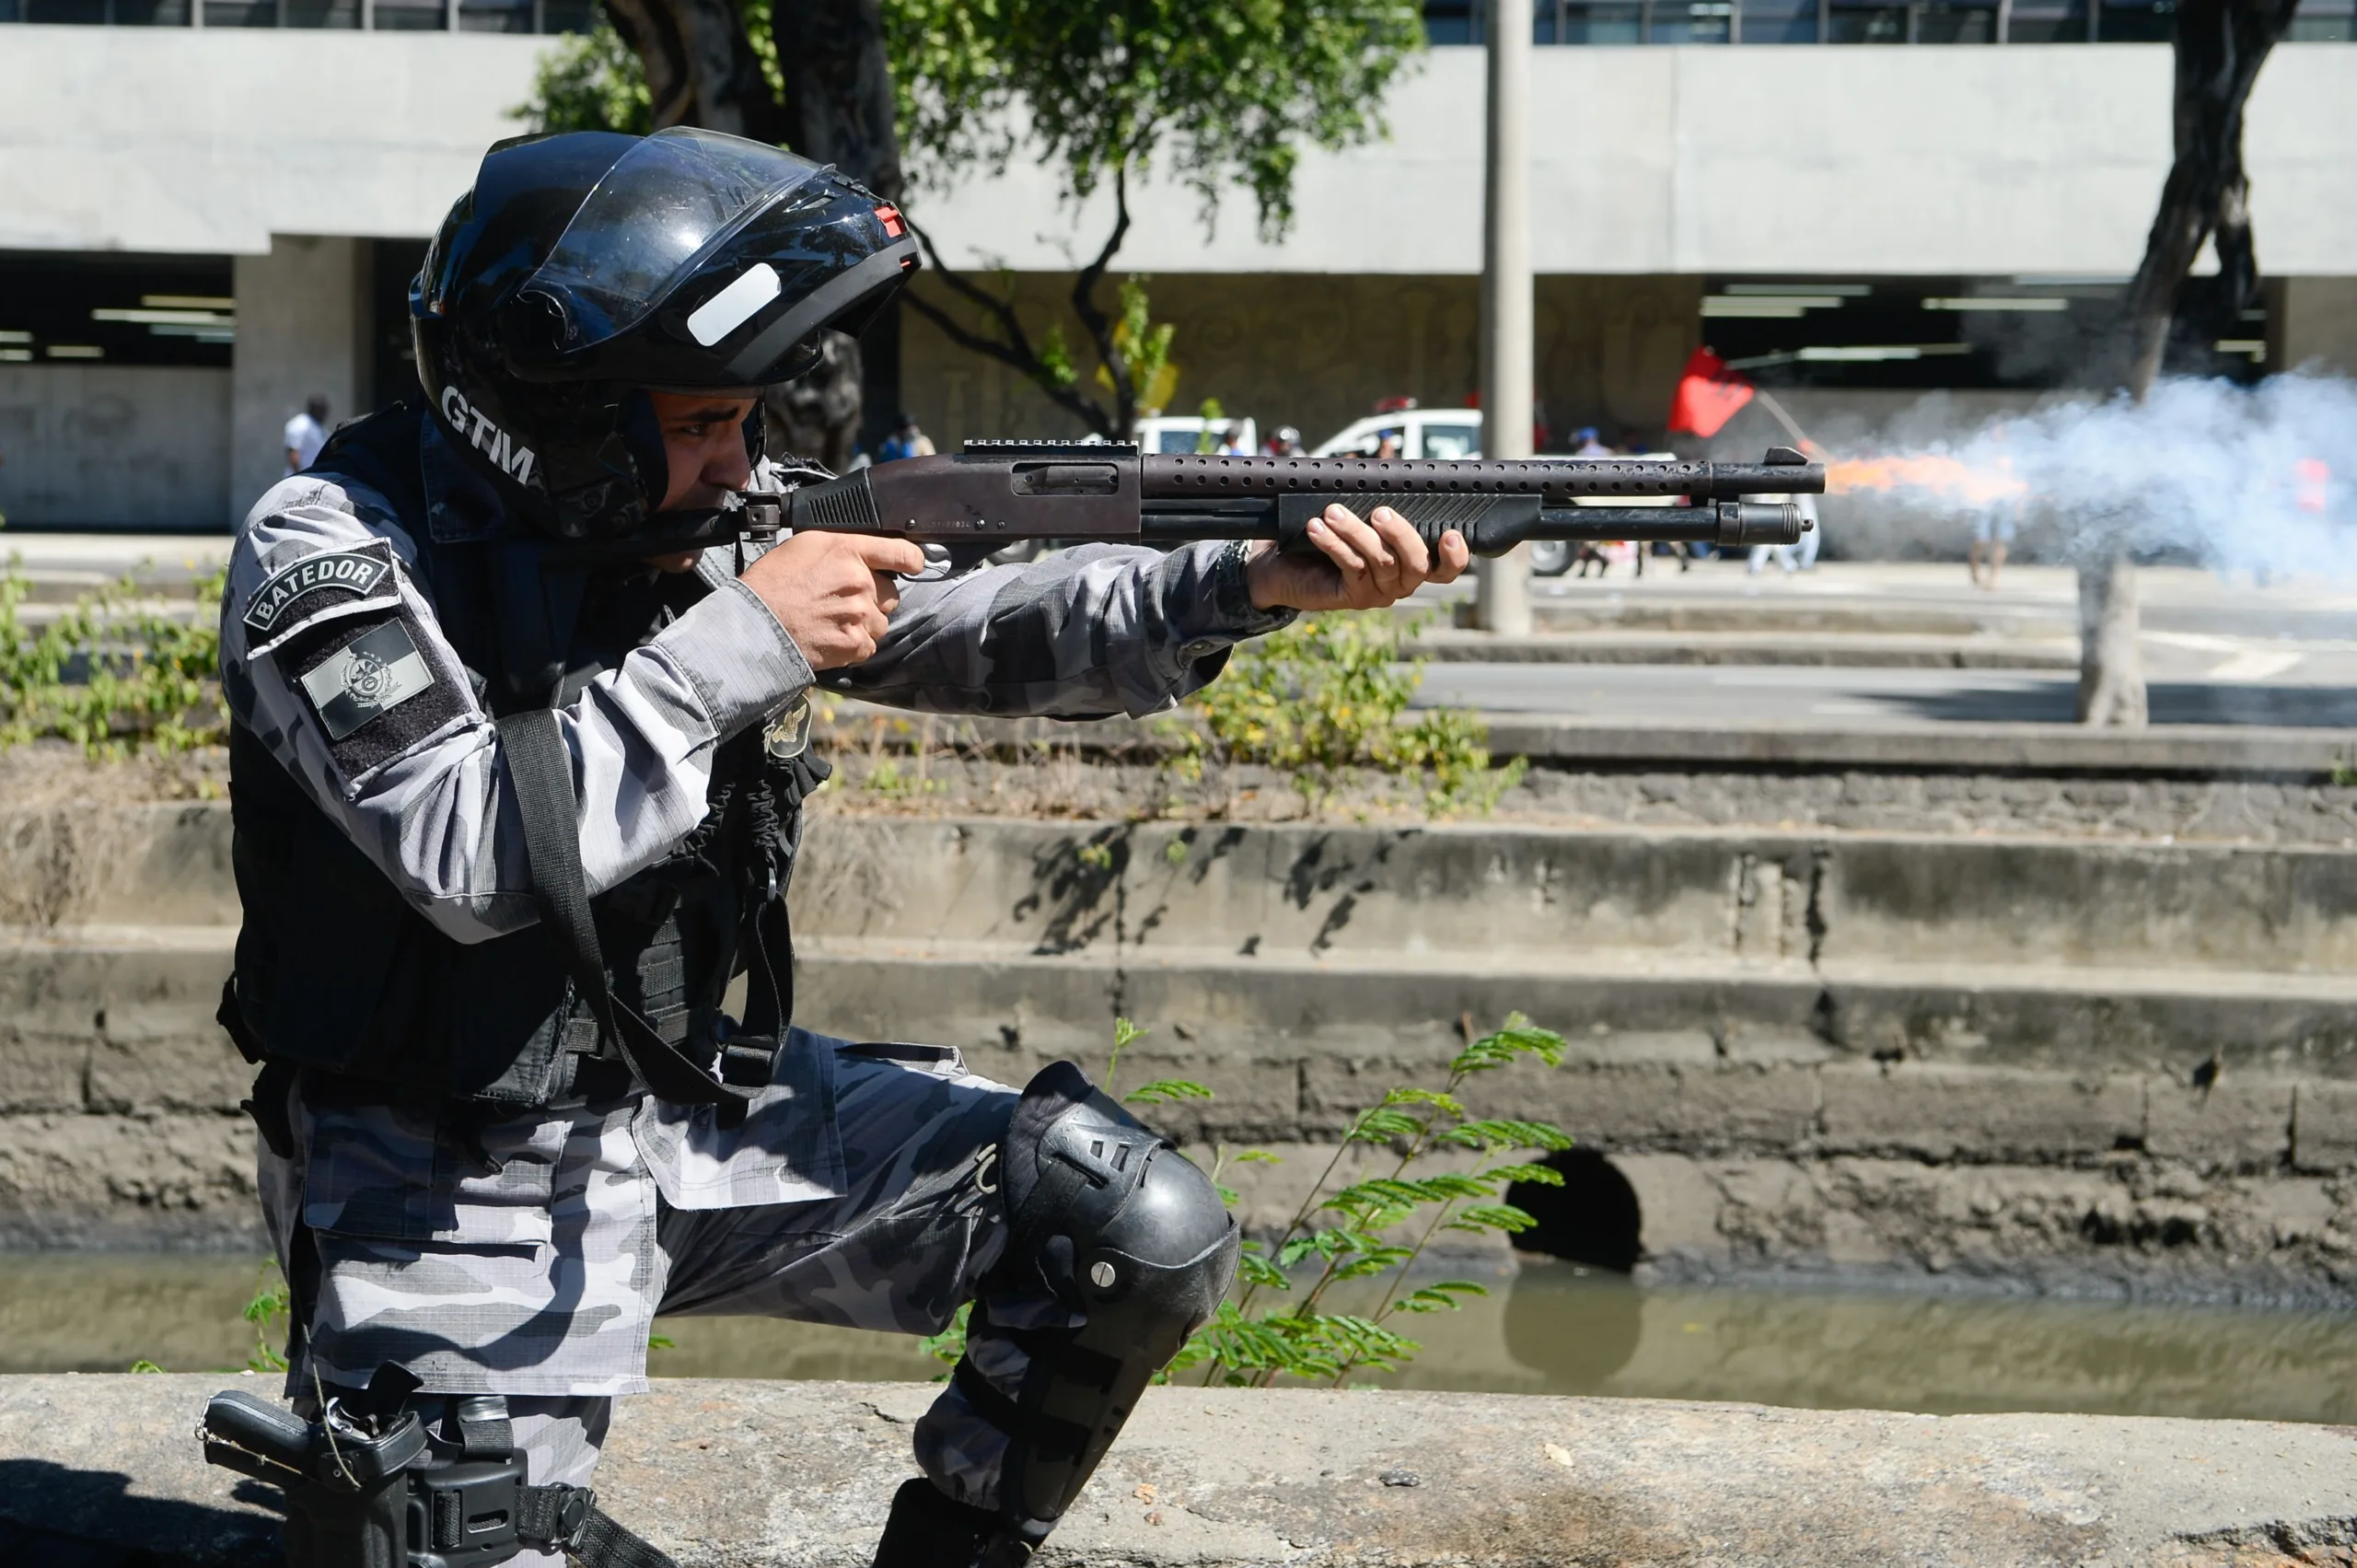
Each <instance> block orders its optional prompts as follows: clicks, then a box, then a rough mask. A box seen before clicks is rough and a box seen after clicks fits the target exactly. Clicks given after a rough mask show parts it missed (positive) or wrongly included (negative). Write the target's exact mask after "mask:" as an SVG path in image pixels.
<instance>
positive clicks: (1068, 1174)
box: [958, 1062, 1238, 1541]
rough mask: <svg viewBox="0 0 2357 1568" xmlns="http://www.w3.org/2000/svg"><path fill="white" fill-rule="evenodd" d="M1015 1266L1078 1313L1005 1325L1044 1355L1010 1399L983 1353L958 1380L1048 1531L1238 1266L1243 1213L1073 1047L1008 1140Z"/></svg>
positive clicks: (1032, 1097)
mask: <svg viewBox="0 0 2357 1568" xmlns="http://www.w3.org/2000/svg"><path fill="white" fill-rule="evenodd" d="M1000 1160H1001V1166H1002V1169H1003V1172H1004V1174H1003V1177H1002V1181H1003V1186H1004V1199H1005V1202H1006V1210H1007V1221H1008V1226H1009V1234H1008V1238H1007V1248H1006V1253H1005V1255H1004V1258H1003V1259H1002V1260H1000V1263H999V1266H998V1267H999V1271H1000V1272H1001V1275H1002V1278H1003V1279H1004V1280H1005V1282H1006V1283H1009V1284H1012V1285H1016V1286H1018V1287H1028V1288H1029V1289H1033V1290H1037V1291H1040V1292H1043V1293H1044V1294H1046V1295H1051V1296H1053V1297H1054V1298H1055V1299H1056V1300H1058V1301H1059V1302H1061V1303H1062V1304H1063V1305H1064V1306H1065V1307H1069V1308H1071V1309H1072V1310H1073V1311H1074V1312H1076V1313H1079V1314H1083V1315H1085V1317H1086V1321H1085V1322H1084V1323H1083V1324H1082V1325H1081V1326H1080V1327H1079V1328H1077V1329H1054V1330H1039V1329H1033V1330H1003V1329H992V1330H989V1331H990V1332H993V1333H998V1334H1004V1335H1006V1336H1007V1337H1010V1338H1012V1339H1014V1340H1015V1341H1016V1342H1018V1343H1019V1344H1020V1345H1021V1346H1022V1347H1023V1349H1024V1351H1025V1352H1026V1353H1028V1356H1029V1357H1030V1366H1029V1370H1028V1372H1027V1373H1026V1375H1025V1376H1024V1380H1023V1385H1022V1388H1021V1390H1020V1391H1019V1393H1018V1394H1017V1396H1016V1398H1015V1399H1014V1400H1008V1399H1007V1398H1006V1397H1005V1396H1004V1394H1001V1393H1000V1392H999V1391H998V1390H997V1389H995V1388H993V1387H992V1386H991V1385H990V1384H989V1383H988V1382H987V1381H986V1380H985V1379H984V1378H983V1377H982V1376H981V1375H980V1374H979V1373H978V1372H975V1371H974V1370H973V1369H972V1368H971V1366H970V1365H960V1367H959V1368H958V1386H959V1387H960V1388H962V1389H964V1390H965V1391H966V1394H967V1397H968V1398H969V1400H971V1401H972V1403H973V1404H974V1406H975V1409H976V1411H977V1412H978V1413H979V1414H981V1416H982V1418H983V1419H984V1420H986V1421H989V1422H991V1423H993V1425H996V1426H999V1427H1000V1428H1002V1429H1003V1430H1004V1431H1005V1432H1006V1433H1007V1434H1008V1435H1009V1437H1010V1438H1011V1439H1012V1442H1011V1444H1010V1446H1009V1450H1008V1461H1007V1466H1006V1469H1005V1470H1004V1474H1003V1479H1002V1481H1001V1492H1002V1513H1003V1514H1004V1516H1005V1517H1006V1518H1007V1521H1008V1523H1009V1525H1010V1526H1011V1527H1014V1528H1015V1529H1016V1531H1017V1532H1018V1533H1019V1534H1020V1535H1022V1536H1023V1537H1025V1538H1026V1539H1029V1540H1033V1541H1036V1540H1038V1539H1041V1538H1044V1537H1045V1535H1046V1534H1047V1531H1048V1527H1050V1526H1051V1525H1052V1524H1053V1523H1054V1522H1055V1520H1056V1519H1057V1518H1058V1517H1059V1516H1062V1513H1063V1511H1064V1509H1065V1508H1067V1507H1069V1506H1070V1505H1071V1504H1072V1500H1073V1498H1074V1497H1075V1496H1077V1495H1078V1494H1079V1492H1080V1489H1081V1486H1082V1484H1083V1483H1084V1482H1085V1481H1087V1479H1088V1477H1089V1473H1090V1472H1091V1471H1092V1470H1094V1469H1096V1468H1097V1461H1098V1460H1099V1459H1101V1458H1104V1455H1105V1450H1106V1448H1107V1447H1108V1446H1110V1445H1111V1443H1112V1441H1113V1438H1114V1435H1115V1434H1117V1433H1119V1432H1120V1429H1121V1423H1123V1422H1125V1421H1127V1420H1128V1419H1129V1414H1130V1411H1132V1409H1134V1408H1135V1406H1136V1404H1137V1400H1138V1395H1139V1394H1140V1393H1141V1392H1143V1391H1144V1388H1145V1386H1146V1384H1147V1382H1148V1381H1149V1380H1150V1379H1152V1377H1153V1376H1154V1375H1155V1373H1157V1372H1159V1371H1161V1370H1162V1369H1163V1367H1165V1366H1166V1365H1169V1362H1170V1358H1171V1357H1172V1356H1173V1355H1175V1354H1177V1353H1178V1352H1179V1346H1181V1345H1183V1344H1185V1343H1186V1342H1187V1336H1188V1335H1190V1334H1191V1333H1193V1332H1194V1331H1195V1330H1197V1329H1199V1328H1201V1327H1202V1324H1203V1323H1204V1322H1205V1321H1206V1320H1207V1319H1208V1318H1210V1317H1211V1315H1212V1313H1213V1310H1214V1309H1215V1308H1216V1307H1218V1306H1219V1303H1220V1299H1221V1297H1223V1296H1225V1295H1226V1294H1227V1287H1228V1286H1229V1285H1230V1284H1231V1283H1234V1281H1235V1278H1236V1260H1237V1243H1238V1238H1237V1230H1236V1221H1235V1220H1234V1218H1233V1217H1231V1216H1230V1215H1229V1214H1228V1212H1227V1206H1226V1205H1225V1203H1223V1202H1221V1201H1220V1196H1219V1190H1218V1189H1217V1188H1215V1187H1213V1185H1212V1182H1211V1179H1210V1178H1209V1177H1207V1176H1205V1175H1204V1174H1203V1173H1202V1171H1201V1170H1199V1169H1197V1168H1196V1167H1194V1165H1193V1164H1191V1163H1190V1161H1188V1160H1187V1159H1186V1158H1185V1157H1184V1156H1181V1155H1180V1154H1179V1151H1178V1149H1177V1148H1176V1147H1175V1146H1174V1145H1173V1144H1171V1143H1170V1141H1169V1140H1168V1139H1167V1138H1164V1137H1162V1136H1160V1135H1159V1134H1157V1133H1155V1132H1153V1131H1151V1130H1150V1129H1148V1128H1147V1127H1145V1126H1144V1124H1143V1123H1141V1122H1140V1121H1138V1120H1137V1119H1136V1118H1135V1117H1133V1116H1132V1115H1131V1114H1130V1113H1129V1112H1128V1111H1126V1110H1124V1109H1121V1107H1120V1106H1119V1105H1117V1104H1116V1103H1114V1101H1113V1100H1112V1099H1111V1098H1109V1097H1108V1096H1106V1095H1105V1094H1103V1093H1102V1092H1100V1091H1099V1090H1097V1088H1096V1087H1095V1086H1092V1085H1091V1084H1090V1083H1089V1081H1088V1078H1087V1076H1086V1074H1083V1073H1082V1072H1081V1071H1080V1069H1079V1068H1077V1067H1075V1066H1074V1065H1073V1064H1072V1063H1068V1062H1059V1063H1055V1064H1054V1065H1052V1066H1051V1067H1049V1068H1047V1069H1046V1070H1045V1071H1043V1072H1042V1073H1040V1074H1039V1076H1038V1077H1036V1078H1034V1079H1032V1080H1031V1083H1030V1085H1029V1086H1028V1087H1027V1088H1025V1089H1024V1091H1023V1098H1022V1100H1021V1102H1020V1103H1019V1104H1017V1105H1016V1109H1015V1117H1014V1120H1013V1121H1012V1122H1011V1124H1010V1125H1009V1126H1008V1129H1007V1134H1006V1142H1005V1143H1004V1145H1002V1148H1001V1151H1000Z"/></svg>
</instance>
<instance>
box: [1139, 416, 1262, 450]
mask: <svg viewBox="0 0 2357 1568" xmlns="http://www.w3.org/2000/svg"><path fill="white" fill-rule="evenodd" d="M1131 430H1132V436H1133V437H1134V438H1135V440H1136V441H1137V444H1138V450H1139V451H1141V452H1194V451H1202V450H1205V449H1206V444H1205V443H1204V441H1203V435H1204V432H1205V431H1206V430H1208V431H1209V432H1210V434H1211V441H1210V442H1209V443H1208V449H1209V450H1211V451H1214V452H1215V451H1217V450H1219V444H1220V442H1221V441H1222V440H1223V439H1224V438H1225V437H1226V436H1228V435H1230V434H1231V433H1232V434H1234V435H1235V436H1237V437H1238V438H1239V439H1240V440H1241V441H1242V442H1243V445H1244V449H1245V450H1246V451H1248V452H1256V453H1257V452H1258V451H1260V427H1259V426H1257V425H1255V424H1253V423H1252V422H1251V421H1250V420H1248V419H1201V418H1198V417H1197V416H1195V415H1193V414H1177V413H1171V414H1155V416H1154V417H1153V418H1151V419H1141V420H1139V421H1138V422H1137V424H1135V425H1133V426H1132V427H1131Z"/></svg>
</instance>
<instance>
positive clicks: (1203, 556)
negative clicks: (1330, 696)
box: [820, 543, 1293, 718]
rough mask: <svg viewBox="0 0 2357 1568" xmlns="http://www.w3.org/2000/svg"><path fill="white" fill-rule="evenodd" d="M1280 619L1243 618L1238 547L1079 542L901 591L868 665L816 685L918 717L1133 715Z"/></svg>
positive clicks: (1188, 686) (938, 575)
mask: <svg viewBox="0 0 2357 1568" xmlns="http://www.w3.org/2000/svg"><path fill="white" fill-rule="evenodd" d="M1292 619H1293V612H1292V611H1291V610H1255V609H1253V608H1252V602H1251V598H1250V597H1249V595H1248V593H1247V591H1246V588H1245V584H1244V570H1243V550H1242V547H1241V546H1238V545H1229V544H1219V543H1206V544H1197V545H1190V546H1188V547H1187V548H1185V549H1182V550H1175V551H1172V552H1169V553H1168V554H1164V553H1163V552H1159V551H1154V550H1145V549H1141V548H1138V547H1136V546H1125V545H1112V544H1090V545H1082V546H1080V547H1079V548H1077V549H1073V550H1065V551H1059V552H1056V553H1055V554H1052V555H1050V556H1048V557H1046V558H1045V559H1043V560H1039V561H1035V562H1031V563H1028V564H1025V565H1019V566H993V567H984V568H981V569H978V570H974V571H968V572H962V573H958V572H946V571H942V570H940V569H939V568H936V569H935V570H933V571H928V572H927V573H926V574H925V575H923V576H921V577H918V578H915V579H913V580H912V581H911V582H910V583H908V584H907V586H906V587H904V588H903V589H902V592H901V597H900V610H898V611H897V612H896V613H895V614H894V615H893V617H892V626H891V630H890V631H889V632H888V633H886V635H885V639H884V643H883V645H882V646H880V647H879V648H877V651H876V656H874V657H873V658H870V659H868V660H866V661H865V663H862V664H858V665H854V666H853V667H851V668H847V669H841V670H830V671H829V672H827V674H825V675H824V676H822V677H821V678H820V681H821V684H823V685H825V686H827V687H828V688H829V689H830V690H833V691H842V692H844V693H846V694H848V695H851V696H856V697H865V698H866V699H868V700H869V701H871V702H877V703H890V704H892V705H893V706H895V707H903V708H914V709H917V710H919V711H920V712H924V713H969V714H1044V715H1048V716H1051V717H1055V718H1101V717H1106V716H1109V715H1111V714H1130V715H1131V716H1132V717H1138V716H1142V715H1144V714H1151V713H1155V712H1157V711H1159V710H1161V709H1164V708H1167V707H1169V706H1170V705H1171V704H1172V703H1175V702H1177V700H1178V699H1179V698H1180V697H1183V696H1185V695H1186V694H1187V693H1189V692H1190V691H1197V690H1199V689H1201V688H1202V687H1203V686H1204V685H1206V684H1208V683H1209V682H1210V681H1211V679H1212V678H1213V676H1215V675H1217V674H1218V673H1219V672H1220V670H1221V669H1222V668H1224V667H1225V665H1226V663H1227V652H1228V650H1229V649H1230V648H1231V647H1233V646H1235V645H1237V643H1239V642H1242V641H1243V640H1244V639H1245V638H1247V637H1252V636H1258V635H1259V634H1260V633H1263V632H1269V631H1273V630H1274V629H1276V628H1277V627H1279V626H1283V625H1284V624H1285V623H1286V622H1287V621H1291V620H1292Z"/></svg>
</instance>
